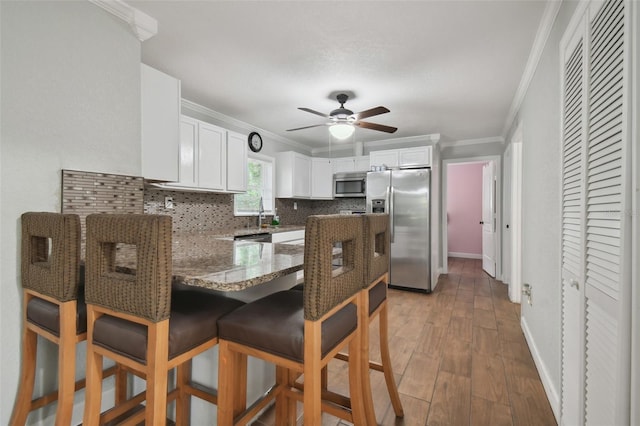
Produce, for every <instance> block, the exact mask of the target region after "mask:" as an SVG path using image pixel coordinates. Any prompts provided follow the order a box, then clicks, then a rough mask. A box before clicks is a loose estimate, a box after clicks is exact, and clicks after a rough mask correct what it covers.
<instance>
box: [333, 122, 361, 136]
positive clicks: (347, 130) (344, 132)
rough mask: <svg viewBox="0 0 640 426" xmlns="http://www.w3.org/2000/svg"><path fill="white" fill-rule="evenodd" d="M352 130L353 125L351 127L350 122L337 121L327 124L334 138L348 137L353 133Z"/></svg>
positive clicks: (353, 129)
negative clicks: (336, 122)
mask: <svg viewBox="0 0 640 426" xmlns="http://www.w3.org/2000/svg"><path fill="white" fill-rule="evenodd" d="M354 131H355V127H353V126H352V125H351V124H345V123H338V124H332V125H331V126H329V133H331V136H333V137H334V138H336V139H341V140H342V139H347V138H348V137H350V136H351V135H353V132H354Z"/></svg>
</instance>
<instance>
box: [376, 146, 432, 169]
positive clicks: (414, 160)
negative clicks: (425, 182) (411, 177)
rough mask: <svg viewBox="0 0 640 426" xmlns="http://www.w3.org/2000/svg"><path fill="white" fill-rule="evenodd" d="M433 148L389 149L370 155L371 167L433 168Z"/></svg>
mask: <svg viewBox="0 0 640 426" xmlns="http://www.w3.org/2000/svg"><path fill="white" fill-rule="evenodd" d="M431 150H432V147H431V146H420V147H416V148H402V149H387V150H383V151H373V152H371V153H369V157H370V165H371V166H386V167H391V168H395V167H400V168H402V167H431Z"/></svg>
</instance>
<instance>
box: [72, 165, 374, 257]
mask: <svg viewBox="0 0 640 426" xmlns="http://www.w3.org/2000/svg"><path fill="white" fill-rule="evenodd" d="M167 196H168V197H171V198H172V199H173V208H172V209H167V208H165V204H164V200H165V197H167ZM294 204H295V205H296V207H297V208H296V209H294ZM364 208H365V200H364V198H340V199H336V200H292V199H287V198H278V199H276V209H277V212H278V215H279V216H280V223H281V224H283V225H304V224H305V221H306V219H307V216H309V215H312V214H333V213H340V211H341V210H364ZM62 212H63V213H75V214H78V215H79V216H80V220H81V223H82V231H83V232H82V235H83V236H84V226H85V225H84V222H85V218H86V216H87V215H89V214H91V213H148V214H166V215H169V216H171V217H172V218H173V230H174V231H175V232H190V231H220V232H223V233H224V232H228V231H230V230H233V229H238V228H244V227H247V226H249V227H254V226H256V225H257V220H256V217H255V216H237V217H236V216H234V215H233V194H217V193H210V192H187V191H169V190H163V189H156V188H151V187H146V188H145V187H144V180H143V178H141V177H138V176H122V175H115V174H108V173H95V172H83V171H76V170H63V171H62ZM271 218H272V217H271V216H267V217H266V221H267V222H270V221H271ZM83 246H84V241H83Z"/></svg>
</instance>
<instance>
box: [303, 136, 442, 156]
mask: <svg viewBox="0 0 640 426" xmlns="http://www.w3.org/2000/svg"><path fill="white" fill-rule="evenodd" d="M425 142H427V143H428V145H437V144H438V143H439V142H440V133H432V134H429V135H420V136H408V137H404V138H394V139H383V140H377V141H371V142H364V145H365V146H366V147H367V148H372V147H386V148H390V147H391V146H393V145H400V144H408V143H421V144H425ZM354 146H355V142H354V143H348V144H343V143H339V144H336V145H334V146H332V147H328V146H327V147H322V148H313V149H312V150H311V152H312V153H313V154H314V155H315V154H321V153H323V152H329V151H336V150H337V151H342V150H347V149H350V150H353V148H354ZM390 149H392V148H390Z"/></svg>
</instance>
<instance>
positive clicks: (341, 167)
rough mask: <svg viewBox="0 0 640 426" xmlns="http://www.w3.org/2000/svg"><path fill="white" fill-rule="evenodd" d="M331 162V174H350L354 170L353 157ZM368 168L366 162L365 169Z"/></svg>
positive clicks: (336, 159) (335, 159)
mask: <svg viewBox="0 0 640 426" xmlns="http://www.w3.org/2000/svg"><path fill="white" fill-rule="evenodd" d="M332 162H333V173H345V172H352V171H354V170H355V161H354V159H353V157H344V158H334V159H333V160H332ZM368 167H369V162H368V161H367V168H368Z"/></svg>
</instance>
